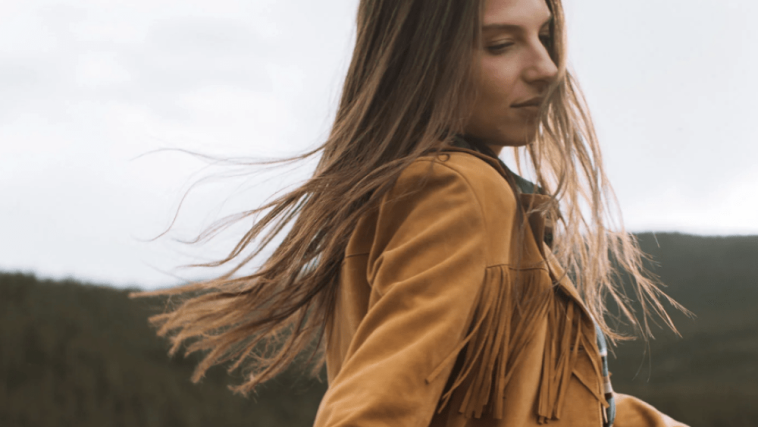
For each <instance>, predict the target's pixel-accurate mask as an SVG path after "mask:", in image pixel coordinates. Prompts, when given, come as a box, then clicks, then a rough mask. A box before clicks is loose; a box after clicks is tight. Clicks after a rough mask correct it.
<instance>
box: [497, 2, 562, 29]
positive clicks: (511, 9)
mask: <svg viewBox="0 0 758 427" xmlns="http://www.w3.org/2000/svg"><path fill="white" fill-rule="evenodd" d="M550 16H551V14H550V9H549V8H548V7H547V3H546V2H545V0H484V14H483V17H482V25H483V26H487V25H497V24H508V25H517V26H529V25H535V26H537V27H539V26H541V25H542V24H543V23H544V22H545V21H547V20H548V19H550Z"/></svg>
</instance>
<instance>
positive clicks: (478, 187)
mask: <svg viewBox="0 0 758 427" xmlns="http://www.w3.org/2000/svg"><path fill="white" fill-rule="evenodd" d="M419 179H420V180H425V181H426V180H428V181H432V182H434V181H439V180H444V181H451V182H453V181H460V183H461V184H463V185H465V186H466V187H468V189H469V191H471V192H472V193H473V195H474V197H475V199H476V200H477V201H478V203H479V204H480V205H481V208H482V213H483V214H484V216H485V219H487V217H490V216H492V215H495V216H500V215H502V214H503V213H506V212H515V209H516V196H515V194H514V193H513V190H512V189H511V187H510V186H509V185H508V183H507V182H506V180H505V177H503V176H502V175H501V174H500V172H499V171H498V170H497V169H495V168H494V167H493V166H492V165H491V164H489V163H488V162H486V161H485V160H483V159H481V158H479V157H477V156H475V155H472V154H469V153H466V152H443V153H441V154H439V155H436V156H424V157H420V158H419V159H417V160H416V161H415V162H413V163H412V164H411V165H410V166H409V167H408V168H406V170H405V171H403V173H402V174H401V175H400V177H399V178H398V182H397V184H396V185H395V187H396V188H403V189H406V188H405V187H407V186H411V187H413V188H417V186H416V184H415V182H416V181H417V180H419Z"/></svg>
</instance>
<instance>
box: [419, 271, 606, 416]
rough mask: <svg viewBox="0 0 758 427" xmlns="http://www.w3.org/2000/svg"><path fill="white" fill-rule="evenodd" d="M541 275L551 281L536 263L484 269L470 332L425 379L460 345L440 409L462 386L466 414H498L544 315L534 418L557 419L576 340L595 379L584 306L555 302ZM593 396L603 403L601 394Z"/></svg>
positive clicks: (436, 372) (430, 378) (575, 354)
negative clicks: (460, 362) (526, 266)
mask: <svg viewBox="0 0 758 427" xmlns="http://www.w3.org/2000/svg"><path fill="white" fill-rule="evenodd" d="M514 276H518V277H517V278H516V277H514ZM546 278H547V283H551V280H550V279H549V276H548V273H547V272H546V271H545V270H543V269H540V268H535V269H523V270H513V269H511V268H510V267H508V266H495V267H489V268H487V271H486V273H485V279H484V280H485V281H484V286H483V287H482V291H481V294H480V298H479V303H478V305H477V308H476V311H475V313H474V319H473V321H472V327H471V329H470V332H469V333H468V334H467V336H466V337H465V338H464V339H463V341H462V342H461V343H460V344H459V345H458V346H457V347H456V348H455V349H454V350H453V351H452V352H450V354H449V355H448V356H447V357H445V359H444V360H443V361H442V362H441V363H440V364H439V365H438V366H437V367H436V368H435V369H434V370H433V371H432V373H431V374H429V376H428V377H427V378H426V381H427V383H429V382H432V381H434V379H435V378H437V376H439V374H440V372H442V371H443V370H444V369H445V368H446V367H449V366H450V364H453V363H454V362H455V360H456V359H457V357H458V356H459V354H460V353H461V351H462V350H463V349H464V347H465V349H466V350H465V355H464V356H463V365H462V367H461V369H460V371H459V372H458V374H457V376H456V377H455V379H454V380H453V382H452V384H451V385H450V387H449V388H448V389H447V391H446V392H445V393H444V394H443V395H442V398H441V400H440V406H439V411H440V412H441V411H442V410H443V409H444V408H445V406H447V405H448V403H449V401H450V398H451V397H452V394H453V392H454V391H455V390H457V389H459V388H461V387H465V394H464V396H463V401H462V403H461V406H460V408H458V410H459V411H460V412H461V413H462V414H463V415H464V416H465V417H467V418H472V417H474V418H481V417H482V416H483V415H487V416H490V417H492V418H496V419H502V418H503V415H504V414H503V403H504V397H505V388H506V386H507V385H508V382H509V381H510V379H511V377H512V375H513V373H514V372H515V371H516V369H515V368H516V367H517V366H518V364H519V361H520V359H521V356H522V355H523V354H524V349H525V348H526V346H527V344H528V343H529V341H530V339H531V338H532V337H534V334H535V329H536V328H537V326H538V325H539V324H540V323H541V322H542V321H544V319H545V318H547V322H548V325H547V334H546V338H545V352H544V357H543V361H542V376H541V382H540V385H539V392H538V401H537V418H538V422H539V423H540V424H542V423H547V422H548V421H549V420H551V419H559V418H560V416H561V410H562V407H563V404H564V401H565V397H566V390H567V389H568V384H569V380H570V378H571V374H572V372H573V370H574V366H575V363H576V361H577V357H578V350H579V347H580V344H581V345H583V346H584V347H585V348H587V349H590V348H591V349H592V350H594V351H592V350H591V351H588V352H587V353H588V354H589V355H590V359H591V360H592V364H593V366H594V368H595V370H596V372H597V374H598V376H597V378H600V370H599V369H600V368H601V366H600V360H599V352H598V351H597V344H596V343H595V342H594V340H593V339H592V338H593V337H591V336H588V334H587V333H586V331H584V328H583V327H582V325H583V322H582V317H583V316H582V314H583V308H582V307H581V306H577V302H576V301H575V300H574V299H573V298H570V300H569V303H568V304H566V305H565V306H566V308H565V310H564V309H563V308H562V307H561V306H559V304H561V301H559V298H557V297H556V296H555V294H554V292H555V291H554V289H553V288H552V286H545V281H546ZM515 282H518V283H519V286H518V287H516V286H514V283H515ZM519 302H520V304H521V305H520V306H519V305H517V303H519ZM595 359H598V360H595ZM596 397H597V398H599V400H601V401H602V402H603V403H604V402H605V399H604V398H603V397H602V396H596Z"/></svg>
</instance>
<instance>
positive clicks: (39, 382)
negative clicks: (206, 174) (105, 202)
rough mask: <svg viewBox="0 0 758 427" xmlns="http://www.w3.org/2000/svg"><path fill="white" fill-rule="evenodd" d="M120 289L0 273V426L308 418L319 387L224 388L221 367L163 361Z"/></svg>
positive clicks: (253, 422)
mask: <svg viewBox="0 0 758 427" xmlns="http://www.w3.org/2000/svg"><path fill="white" fill-rule="evenodd" d="M127 293H128V292H127V291H120V290H115V289H111V288H105V287H96V286H90V285H82V284H79V283H75V282H70V281H69V282H50V281H39V280H37V279H35V278H34V277H33V276H29V275H21V274H0V426H3V427H22V426H28V427H54V426H55V427H60V426H77V427H89V426H92V427H95V426H97V427H103V426H109V427H110V426H123V427H131V426H135V427H136V426H156V427H158V426H160V427H169V426H177V427H191V426H198V427H200V426H230V427H231V426H246V427H257V426H260V427H273V426H307V425H311V424H312V421H313V416H314V414H315V411H316V408H317V407H318V402H319V399H320V397H321V395H322V394H323V391H324V389H325V385H323V384H319V383H308V382H302V381H301V382H299V383H294V382H292V381H288V380H287V379H286V378H285V379H282V380H279V381H278V384H267V385H266V387H265V388H264V389H262V390H261V392H260V393H259V395H258V396H257V398H253V399H244V398H242V397H240V396H236V395H233V394H232V393H231V392H230V391H229V390H228V389H227V388H226V384H229V383H230V382H231V380H230V378H228V377H227V375H226V372H225V371H224V370H223V369H220V368H219V369H215V370H212V372H211V373H210V374H209V375H208V376H207V377H206V378H205V379H204V380H203V382H202V383H201V384H199V385H195V384H192V383H191V382H190V380H189V377H190V374H191V372H192V368H193V366H194V365H195V363H196V361H197V358H190V359H186V360H185V359H183V358H181V357H176V358H175V360H169V358H168V356H167V355H166V352H167V343H166V341H164V340H162V339H159V338H157V337H155V333H154V331H153V330H152V329H151V328H150V327H149V326H148V325H147V322H146V318H147V316H148V315H149V314H150V313H155V312H157V311H158V310H159V309H160V308H159V307H155V305H156V301H153V303H152V304H153V307H150V306H148V302H146V301H134V300H129V299H128V298H127Z"/></svg>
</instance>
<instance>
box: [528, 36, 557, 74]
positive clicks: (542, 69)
mask: <svg viewBox="0 0 758 427" xmlns="http://www.w3.org/2000/svg"><path fill="white" fill-rule="evenodd" d="M557 75H558V66H556V65H555V62H553V58H551V57H550V52H549V51H548V49H547V47H546V46H545V45H544V44H542V42H541V41H537V43H536V45H535V46H534V53H533V54H532V56H531V61H530V62H529V63H528V64H527V66H526V67H525V69H524V80H526V81H527V82H529V83H542V84H549V83H551V82H552V81H553V80H555V78H556V76H557Z"/></svg>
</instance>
